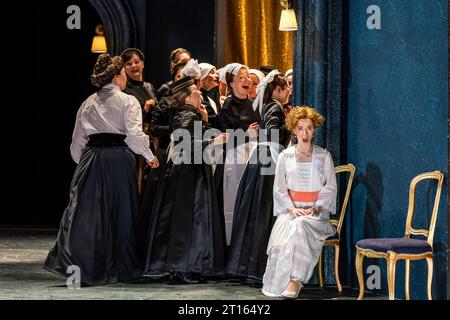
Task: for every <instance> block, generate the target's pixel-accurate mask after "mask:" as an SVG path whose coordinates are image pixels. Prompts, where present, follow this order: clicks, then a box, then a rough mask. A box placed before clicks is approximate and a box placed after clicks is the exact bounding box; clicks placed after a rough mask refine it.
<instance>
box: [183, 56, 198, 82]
mask: <svg viewBox="0 0 450 320" xmlns="http://www.w3.org/2000/svg"><path fill="white" fill-rule="evenodd" d="M183 76H185V77H191V78H192V79H194V80H197V79H200V78H201V76H202V73H201V71H200V67H199V66H198V61H197V60H194V59H191V60H189V62H188V63H187V64H186V65H185V66H184V68H183Z"/></svg>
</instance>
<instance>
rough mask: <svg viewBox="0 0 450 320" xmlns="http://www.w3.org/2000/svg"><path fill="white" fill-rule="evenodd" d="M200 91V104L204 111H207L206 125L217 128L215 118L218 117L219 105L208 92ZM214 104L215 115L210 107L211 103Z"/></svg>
mask: <svg viewBox="0 0 450 320" xmlns="http://www.w3.org/2000/svg"><path fill="white" fill-rule="evenodd" d="M201 91H202V97H203V102H202V104H203V105H204V106H205V108H206V111H208V124H209V126H210V127H211V128H216V129H217V128H218V124H217V118H218V116H219V112H220V103H219V102H218V101H216V100H214V98H213V97H212V93H211V91H212V90H210V91H206V90H204V89H202V90H201ZM210 99H211V100H212V101H214V102H215V104H216V108H217V113H216V110H214V108H213V107H212V105H211V101H210Z"/></svg>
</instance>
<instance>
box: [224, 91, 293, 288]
mask: <svg viewBox="0 0 450 320" xmlns="http://www.w3.org/2000/svg"><path fill="white" fill-rule="evenodd" d="M261 129H266V130H267V132H268V139H267V140H268V141H271V140H272V136H273V130H276V129H278V130H279V145H277V144H278V141H274V142H276V144H273V145H272V146H271V147H269V146H268V145H267V144H265V143H260V144H258V147H257V149H256V151H257V152H253V153H252V155H251V158H250V160H249V164H248V165H247V168H246V169H245V172H244V174H243V176H242V179H241V182H240V184H239V189H238V193H237V198H236V203H235V207H234V216H233V217H234V218H233V228H232V236H231V244H230V251H229V256H228V259H227V264H226V273H227V274H229V275H233V276H240V277H243V278H244V281H246V282H248V283H250V284H256V285H262V277H263V275H264V271H265V268H266V262H267V255H266V248H267V243H268V241H269V237H270V232H271V230H272V226H273V223H274V222H275V220H274V217H273V182H274V177H275V176H274V173H275V163H274V162H273V159H272V160H271V161H270V162H268V161H267V160H264V161H262V160H261V158H260V155H261V154H262V153H264V155H265V159H271V157H272V153H273V152H275V155H274V156H276V154H277V153H279V152H281V151H282V149H284V148H285V147H287V145H288V144H289V141H290V132H289V131H288V130H287V128H286V126H285V114H284V112H283V106H282V105H281V104H280V103H278V102H277V101H276V100H271V101H269V103H268V104H266V105H265V106H264V108H263V115H262V117H261ZM270 166H272V168H273V169H269V167H270ZM262 170H267V171H262Z"/></svg>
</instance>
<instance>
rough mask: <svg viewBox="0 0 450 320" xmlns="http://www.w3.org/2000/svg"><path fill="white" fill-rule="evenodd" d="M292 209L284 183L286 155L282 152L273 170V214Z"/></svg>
mask: <svg viewBox="0 0 450 320" xmlns="http://www.w3.org/2000/svg"><path fill="white" fill-rule="evenodd" d="M292 207H294V203H293V202H292V200H291V197H290V196H289V191H288V187H287V183H286V153H284V152H282V153H281V154H280V156H279V157H278V161H277V166H276V169H275V180H274V183H273V214H274V215H275V216H278V215H280V214H284V213H288V212H289V211H288V209H289V208H292Z"/></svg>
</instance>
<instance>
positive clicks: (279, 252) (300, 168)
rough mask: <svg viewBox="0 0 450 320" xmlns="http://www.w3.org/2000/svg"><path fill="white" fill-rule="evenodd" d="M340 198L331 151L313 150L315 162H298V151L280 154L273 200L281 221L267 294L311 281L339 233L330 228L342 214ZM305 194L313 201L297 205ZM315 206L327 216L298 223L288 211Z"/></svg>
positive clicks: (272, 246)
mask: <svg viewBox="0 0 450 320" xmlns="http://www.w3.org/2000/svg"><path fill="white" fill-rule="evenodd" d="M336 192H337V186H336V176H335V173H334V165H333V159H332V157H331V155H330V153H329V152H328V151H326V150H325V149H322V148H320V147H318V146H313V155H312V161H311V162H297V161H296V157H295V146H293V147H289V148H288V149H286V150H284V151H283V152H282V153H281V154H280V156H279V158H278V162H277V168H276V172H275V182H274V195H273V197H274V215H276V216H277V220H276V222H275V224H274V226H273V229H272V233H271V235H270V239H269V244H268V246H267V255H268V257H269V258H268V260H267V266H266V272H265V273H264V277H263V291H264V292H266V293H269V294H271V295H281V294H282V293H283V291H285V290H286V288H287V286H288V284H289V281H290V280H297V281H300V282H301V283H307V282H308V281H309V279H310V278H311V276H312V273H313V271H314V267H315V265H316V264H317V262H318V260H319V256H320V252H321V250H322V247H323V243H324V241H325V239H327V238H328V237H330V236H332V235H334V234H335V233H336V229H335V228H334V227H333V226H332V225H331V223H330V213H331V214H335V212H336ZM294 194H295V195H296V196H295V195H294ZM299 194H302V196H301V198H302V199H307V200H308V201H307V202H305V201H295V200H298V199H299V198H298V195H299ZM308 198H309V199H308ZM312 198H314V200H313V199H312ZM311 200H313V201H311ZM314 205H317V206H320V208H321V210H320V212H318V213H317V214H315V215H313V216H301V217H296V216H294V215H293V214H291V213H290V212H289V211H288V209H289V208H290V207H293V206H295V207H297V208H310V207H312V206H314Z"/></svg>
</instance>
